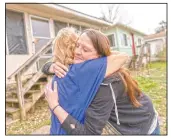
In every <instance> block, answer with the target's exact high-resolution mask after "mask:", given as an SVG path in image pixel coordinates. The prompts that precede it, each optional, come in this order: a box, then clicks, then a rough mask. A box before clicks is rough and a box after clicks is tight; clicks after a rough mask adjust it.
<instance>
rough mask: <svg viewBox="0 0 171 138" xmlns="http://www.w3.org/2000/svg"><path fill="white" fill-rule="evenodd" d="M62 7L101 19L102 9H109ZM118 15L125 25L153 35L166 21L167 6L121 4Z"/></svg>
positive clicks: (99, 5) (90, 5) (83, 5)
mask: <svg viewBox="0 0 171 138" xmlns="http://www.w3.org/2000/svg"><path fill="white" fill-rule="evenodd" d="M60 5H63V6H65V7H68V8H71V9H74V10H76V11H80V12H82V13H86V14H88V15H91V16H95V17H100V16H101V9H103V10H104V11H105V8H106V7H107V6H106V5H107V4H60ZM118 15H119V16H121V17H122V22H123V23H126V24H127V25H129V26H131V27H133V28H135V29H137V30H139V31H141V32H144V33H146V34H152V33H154V30H155V28H156V27H158V25H159V22H160V21H162V20H164V21H166V4H120V5H119V14H118Z"/></svg>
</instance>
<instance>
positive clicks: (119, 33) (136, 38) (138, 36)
mask: <svg viewBox="0 0 171 138" xmlns="http://www.w3.org/2000/svg"><path fill="white" fill-rule="evenodd" d="M104 33H105V34H106V35H107V36H108V38H109V40H110V43H111V47H112V49H114V50H118V51H122V52H126V53H128V54H129V55H130V56H132V55H139V49H138V48H137V46H140V45H142V44H143V43H144V39H143V38H144V36H145V34H144V33H142V32H140V31H138V30H135V29H134V28H131V27H128V26H126V25H123V24H120V23H118V24H115V25H113V26H111V27H108V28H107V29H106V30H104Z"/></svg>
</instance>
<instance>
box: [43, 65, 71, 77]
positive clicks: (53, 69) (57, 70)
mask: <svg viewBox="0 0 171 138" xmlns="http://www.w3.org/2000/svg"><path fill="white" fill-rule="evenodd" d="M67 71H68V68H67V67H66V66H64V65H63V64H61V63H59V62H56V63H54V62H47V63H45V64H44V66H43V67H42V72H43V73H45V74H47V75H54V74H56V75H57V76H58V77H59V78H61V77H64V76H65V75H66V72H67Z"/></svg>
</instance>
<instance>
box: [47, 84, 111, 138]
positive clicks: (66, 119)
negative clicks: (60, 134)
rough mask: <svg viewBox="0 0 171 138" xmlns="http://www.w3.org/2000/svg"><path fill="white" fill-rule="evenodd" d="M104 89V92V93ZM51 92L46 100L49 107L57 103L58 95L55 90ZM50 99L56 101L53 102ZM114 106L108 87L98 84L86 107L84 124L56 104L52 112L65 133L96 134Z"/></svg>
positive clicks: (100, 130)
mask: <svg viewBox="0 0 171 138" xmlns="http://www.w3.org/2000/svg"><path fill="white" fill-rule="evenodd" d="M104 91H105V93H104ZM49 94H51V96H50V97H51V98H54V99H55V100H53V99H49V100H48V96H47V100H48V101H50V102H48V103H50V104H49V106H50V107H52V108H53V107H54V106H55V105H56V104H58V103H57V100H56V99H58V96H57V93H56V92H54V93H53V92H52V91H51V92H49ZM52 101H56V102H53V104H52ZM113 106H114V103H113V99H112V95H111V91H110V89H109V87H106V86H100V88H99V90H98V92H97V94H96V96H95V98H94V99H93V101H92V103H91V104H90V106H89V107H88V109H87V111H86V114H85V116H86V117H85V122H84V124H80V122H79V121H77V120H76V119H74V118H73V117H72V116H71V115H69V114H68V113H67V112H66V111H65V110H64V109H63V108H62V107H60V106H58V107H57V108H56V109H55V110H54V113H55V115H56V116H57V117H58V119H59V121H60V122H61V125H62V127H63V128H64V129H65V131H66V132H67V134H73V135H84V134H89V135H91V134H96V135H97V134H98V135H100V134H101V133H102V129H103V128H104V126H105V124H106V122H107V121H108V119H109V117H110V113H111V110H112V108H113Z"/></svg>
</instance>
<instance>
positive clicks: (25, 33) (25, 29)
mask: <svg viewBox="0 0 171 138" xmlns="http://www.w3.org/2000/svg"><path fill="white" fill-rule="evenodd" d="M6 11H11V12H15V13H20V14H22V16H23V24H24V35H25V36H24V37H25V40H26V42H25V44H26V48H27V53H26V54H10V53H9V47H8V37H7V32H5V34H6V43H5V44H6V53H5V54H6V55H9V56H10V55H13V56H18V55H21V56H22V55H23V56H24V55H29V54H30V51H29V44H28V38H27V27H26V19H25V12H24V11H21V10H16V9H15V10H14V9H5V15H6ZM5 20H6V17H5ZM5 23H6V22H5ZM5 28H6V25H5Z"/></svg>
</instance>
